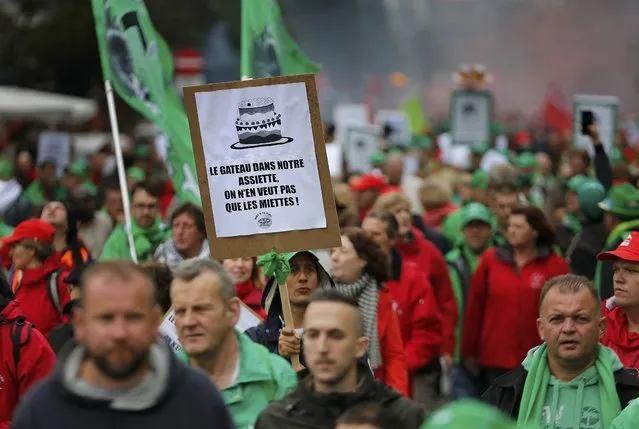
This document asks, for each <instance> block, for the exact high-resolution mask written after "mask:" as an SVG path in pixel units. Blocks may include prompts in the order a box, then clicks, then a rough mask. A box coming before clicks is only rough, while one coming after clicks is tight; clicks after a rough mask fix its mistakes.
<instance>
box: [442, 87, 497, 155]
mask: <svg viewBox="0 0 639 429" xmlns="http://www.w3.org/2000/svg"><path fill="white" fill-rule="evenodd" d="M450 110H451V113H450V116H451V130H450V132H451V137H452V141H453V144H466V145H473V144H475V143H479V142H483V143H487V142H489V141H490V123H491V120H492V96H491V94H490V93H488V92H473V91H454V92H453V94H452V96H451V103H450Z"/></svg>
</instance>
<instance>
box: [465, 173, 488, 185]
mask: <svg viewBox="0 0 639 429" xmlns="http://www.w3.org/2000/svg"><path fill="white" fill-rule="evenodd" d="M469 186H470V187H471V188H472V189H488V173H486V172H485V171H484V170H481V169H478V170H475V172H474V173H473V175H472V176H471V178H470V184H469Z"/></svg>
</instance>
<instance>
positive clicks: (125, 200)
mask: <svg viewBox="0 0 639 429" xmlns="http://www.w3.org/2000/svg"><path fill="white" fill-rule="evenodd" d="M104 89H105V91H106V97H107V106H108V108H109V120H110V121H111V133H112V134H113V146H114V148H115V162H116V166H117V169H118V179H119V182H120V191H121V192H122V206H123V207H124V230H125V231H126V236H127V239H128V241H129V251H130V252H131V259H132V260H133V262H135V263H136V264H137V263H138V256H137V254H136V253H135V243H134V241H133V234H132V233H131V202H130V201H129V189H128V187H127V181H126V174H125V171H124V159H123V157H122V145H121V143H120V130H119V128H118V118H117V115H116V112H115V102H114V99H113V86H111V81H110V80H105V81H104Z"/></svg>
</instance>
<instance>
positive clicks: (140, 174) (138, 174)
mask: <svg viewBox="0 0 639 429" xmlns="http://www.w3.org/2000/svg"><path fill="white" fill-rule="evenodd" d="M126 174H127V176H131V177H133V178H134V179H135V180H137V181H138V182H142V181H144V179H146V172H145V171H144V170H143V169H141V168H140V167H131V168H129V169H128V170H127V171H126Z"/></svg>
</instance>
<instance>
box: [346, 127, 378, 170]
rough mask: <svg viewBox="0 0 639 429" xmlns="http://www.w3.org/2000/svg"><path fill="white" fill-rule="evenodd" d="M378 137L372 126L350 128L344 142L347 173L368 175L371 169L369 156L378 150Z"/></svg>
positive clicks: (375, 129)
mask: <svg viewBox="0 0 639 429" xmlns="http://www.w3.org/2000/svg"><path fill="white" fill-rule="evenodd" d="M378 140H379V135H378V132H377V128H376V127H375V126H373V125H367V126H362V125H360V126H357V127H355V126H350V127H349V128H348V131H347V133H346V140H345V141H344V151H345V154H346V163H347V165H348V171H349V172H351V173H369V172H370V171H371V169H372V165H371V161H370V158H371V155H372V154H373V153H375V151H376V150H377V149H378Z"/></svg>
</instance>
